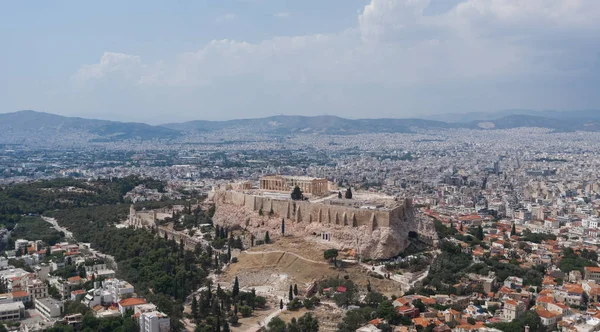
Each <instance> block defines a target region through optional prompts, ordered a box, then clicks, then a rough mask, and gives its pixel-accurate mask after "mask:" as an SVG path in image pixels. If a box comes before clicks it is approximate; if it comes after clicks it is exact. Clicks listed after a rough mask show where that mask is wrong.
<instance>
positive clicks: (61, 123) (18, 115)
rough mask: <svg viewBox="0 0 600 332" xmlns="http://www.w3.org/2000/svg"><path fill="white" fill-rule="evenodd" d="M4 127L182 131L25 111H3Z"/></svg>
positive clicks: (127, 134)
mask: <svg viewBox="0 0 600 332" xmlns="http://www.w3.org/2000/svg"><path fill="white" fill-rule="evenodd" d="M0 129H4V130H18V131H24V132H28V131H36V132H40V131H45V132H61V131H63V130H78V131H83V132H87V133H89V134H91V135H97V136H99V137H100V139H102V138H104V139H107V140H123V139H143V140H145V139H154V138H159V139H165V138H176V137H178V136H180V135H181V133H180V132H178V131H175V130H172V129H168V128H165V127H161V126H151V125H149V124H145V123H140V122H119V121H110V120H97V119H87V118H81V117H68V116H62V115H57V114H52V113H45V112H38V111H33V110H23V111H17V112H11V113H3V114H0Z"/></svg>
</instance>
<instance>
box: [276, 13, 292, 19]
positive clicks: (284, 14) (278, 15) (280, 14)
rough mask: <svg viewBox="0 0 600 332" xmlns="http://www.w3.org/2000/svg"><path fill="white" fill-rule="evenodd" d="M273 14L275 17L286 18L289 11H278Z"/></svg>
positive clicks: (288, 15)
mask: <svg viewBox="0 0 600 332" xmlns="http://www.w3.org/2000/svg"><path fill="white" fill-rule="evenodd" d="M273 16H275V17H277V18H288V17H290V13H288V12H278V13H275V14H273Z"/></svg>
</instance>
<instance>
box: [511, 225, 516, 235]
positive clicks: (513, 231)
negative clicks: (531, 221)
mask: <svg viewBox="0 0 600 332" xmlns="http://www.w3.org/2000/svg"><path fill="white" fill-rule="evenodd" d="M515 235H517V228H516V226H515V223H513V224H512V228H511V229H510V236H515Z"/></svg>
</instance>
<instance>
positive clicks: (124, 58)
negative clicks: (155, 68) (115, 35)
mask: <svg viewBox="0 0 600 332" xmlns="http://www.w3.org/2000/svg"><path fill="white" fill-rule="evenodd" d="M141 68H142V63H141V59H140V57H139V56H135V55H129V54H123V53H112V52H105V53H104V55H102V57H101V58H100V63H97V64H93V65H83V66H82V67H81V68H80V69H79V71H78V72H77V74H75V75H74V77H73V78H74V79H77V80H79V81H87V80H94V79H102V78H105V77H107V76H110V75H111V74H114V73H119V74H120V75H124V76H126V77H129V78H134V77H136V76H138V75H139V74H140V69H141Z"/></svg>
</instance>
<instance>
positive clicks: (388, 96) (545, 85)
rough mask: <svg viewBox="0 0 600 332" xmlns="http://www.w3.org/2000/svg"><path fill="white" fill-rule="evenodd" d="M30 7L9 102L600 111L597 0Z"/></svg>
mask: <svg viewBox="0 0 600 332" xmlns="http://www.w3.org/2000/svg"><path fill="white" fill-rule="evenodd" d="M42 7H43V8H42ZM31 9H32V8H29V7H28V6H27V5H26V4H19V3H11V4H4V5H3V11H2V12H3V13H4V14H3V15H2V23H0V26H2V27H3V29H1V30H2V31H3V32H2V33H1V35H2V37H3V40H4V41H5V46H6V49H7V50H8V51H7V52H4V53H3V54H2V55H0V59H1V60H2V61H3V62H4V63H7V64H11V65H10V66H7V68H6V69H7V70H6V71H5V74H4V75H3V77H2V78H1V79H0V88H1V90H0V91H2V92H1V93H0V96H1V97H2V98H1V100H3V102H2V103H0V106H1V107H0V113H9V112H15V111H18V110H23V109H34V110H37V111H42V112H48V113H54V114H59V115H65V116H78V117H84V118H99V119H111V120H117V121H136V122H145V123H150V124H161V123H168V122H182V121H188V120H198V119H203V120H228V119H236V118H259V117H265V116H272V115H323V114H328V115H336V116H341V117H346V118H365V117H372V118H411V117H421V116H424V115H433V114H438V113H464V112H472V111H484V112H485V111H496V110H502V109H512V108H525V109H557V110H569V109H597V108H599V107H600V98H599V97H598V96H597V95H596V94H595V93H594V92H595V91H594V86H597V85H598V77H600V76H599V75H598V72H599V68H600V65H599V64H600V62H599V61H598V51H599V50H598V46H597V45H600V43H598V42H597V38H598V36H597V34H596V33H594V31H596V30H597V25H598V23H597V22H598V21H599V20H598V17H600V4H598V3H597V2H594V1H577V2H571V3H569V4H568V5H567V4H565V3H564V2H563V1H496V2H492V1H485V0H471V1H458V0H451V1H434V0H432V1H428V0H419V1H404V0H403V1H400V0H398V1H382V0H372V1H331V2H327V3H319V2H313V1H308V2H302V3H301V4H300V3H285V2H284V3H281V2H274V1H226V2H223V3H220V4H218V5H217V4H212V3H208V2H195V3H193V4H189V3H179V4H169V5H166V4H159V3H156V2H144V3H143V5H142V4H141V3H139V2H138V3H136V2H131V3H128V4H127V5H123V4H119V5H118V6H117V5H116V3H112V4H111V3H110V2H109V3H107V4H105V5H104V6H102V7H98V8H91V7H90V5H85V4H78V5H73V4H69V5H66V4H64V3H53V4H37V5H36V10H35V11H32V10H31ZM25 12H27V14H28V19H27V22H28V24H27V25H26V26H25V25H23V22H24V15H23V14H24V13H25ZM82 13H85V14H82ZM57 22H59V23H57ZM48 50H53V51H50V52H49V51H48ZM67 50H68V51H67Z"/></svg>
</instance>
